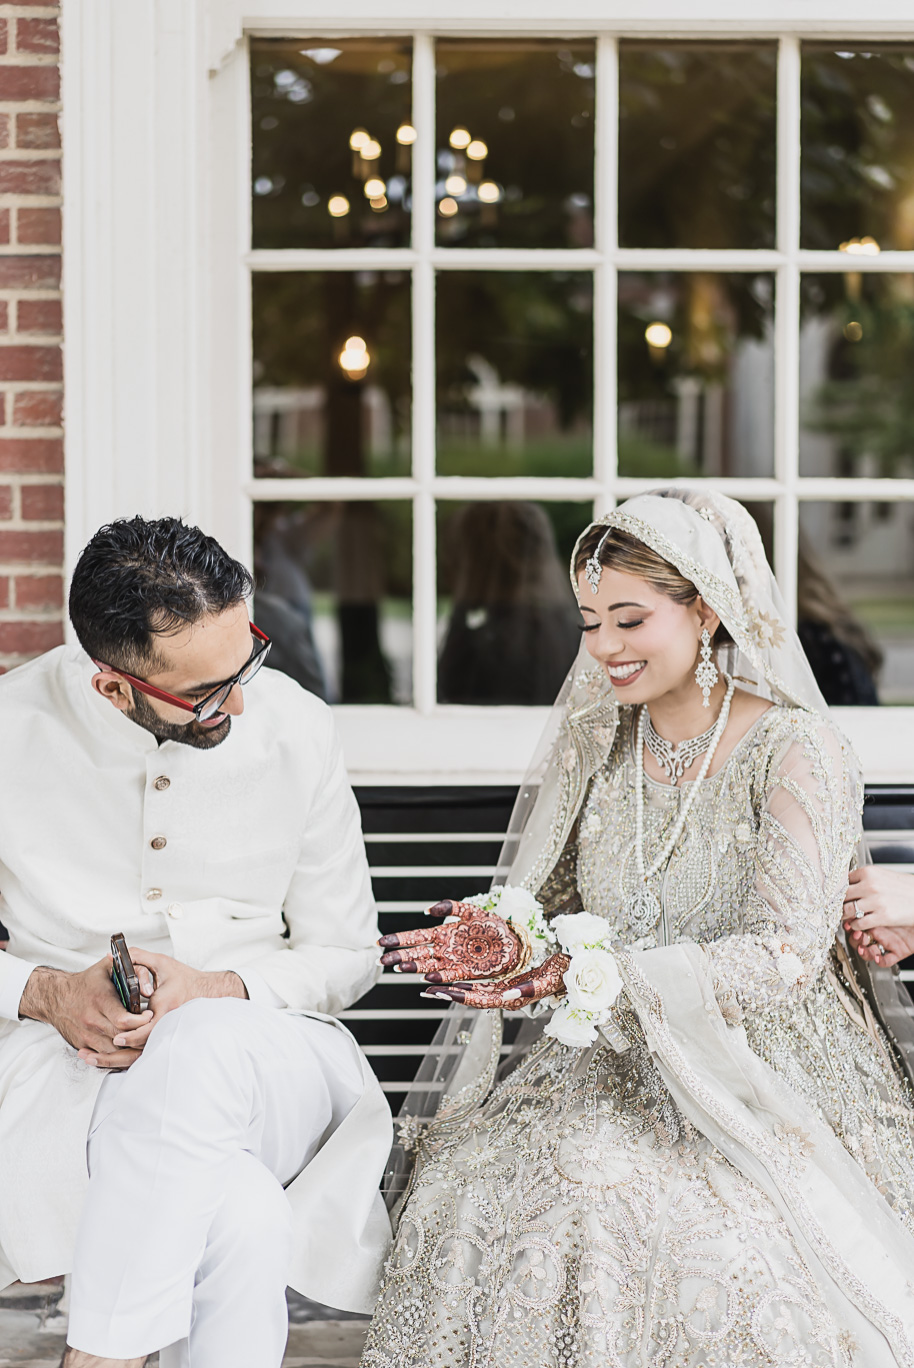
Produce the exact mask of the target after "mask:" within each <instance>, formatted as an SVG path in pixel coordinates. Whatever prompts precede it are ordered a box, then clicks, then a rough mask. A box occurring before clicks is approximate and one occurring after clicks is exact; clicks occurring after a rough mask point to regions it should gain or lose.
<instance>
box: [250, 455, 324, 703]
mask: <svg viewBox="0 0 914 1368" xmlns="http://www.w3.org/2000/svg"><path fill="white" fill-rule="evenodd" d="M255 474H256V475H257V477H258V478H259V479H264V478H268V477H271V476H272V477H273V478H276V477H277V476H289V475H292V474H294V472H293V471H292V470H291V469H290V468H289V466H288V465H287V464H286V462H285V461H278V460H275V459H274V460H272V461H263V460H260V461H258V462H257V463H256V467H255ZM307 549H308V537H307V519H306V516H305V514H304V513H303V511H302V510H300V509H299V510H296V509H295V507H294V506H289V505H287V504H281V503H262V502H260V501H258V502H256V503H255V504H254V578H255V580H256V584H257V589H256V600H255V606H254V612H255V616H256V618H257V621H258V622H259V623H260V625H261V626H262V628H263V630H264V631H265V632H266V634H267V636H268V637H270V638H271V640H272V641H273V651H272V654H271V657H270V666H271V668H272V669H274V670H282V672H283V674H287V675H289V676H290V677H291V678H292V679H294V680H297V682H298V683H299V684H300V685H301V686H302V688H303V689H307V690H308V692H309V693H313V694H317V696H318V698H323V699H324V700H325V701H327V699H328V691H327V679H326V676H325V674H324V667H323V665H322V663H321V659H320V656H319V654H318V650H317V646H316V644H315V641H314V607H313V592H312V588H311V581H310V579H309V578H308V573H307V571H306V569H305V555H306V554H307Z"/></svg>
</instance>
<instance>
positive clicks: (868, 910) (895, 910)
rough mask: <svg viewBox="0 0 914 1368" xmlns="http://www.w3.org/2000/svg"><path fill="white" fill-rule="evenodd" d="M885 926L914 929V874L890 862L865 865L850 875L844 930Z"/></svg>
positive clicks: (867, 929)
mask: <svg viewBox="0 0 914 1368" xmlns="http://www.w3.org/2000/svg"><path fill="white" fill-rule="evenodd" d="M883 926H907V927H911V928H912V929H914V875H911V874H908V873H907V872H906V871H904V870H900V869H893V868H892V867H891V865H862V866H861V867H860V868H859V869H854V870H852V871H851V873H850V875H849V876H848V889H847V892H846V893H845V895H844V929H845V931H849V932H851V933H854V932H862V931H872V930H873V928H874V927H883Z"/></svg>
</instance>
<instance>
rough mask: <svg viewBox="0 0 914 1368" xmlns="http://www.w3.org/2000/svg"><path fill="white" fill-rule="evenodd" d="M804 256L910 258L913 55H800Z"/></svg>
mask: <svg viewBox="0 0 914 1368" xmlns="http://www.w3.org/2000/svg"><path fill="white" fill-rule="evenodd" d="M802 100H803V103H802V124H801V153H802V155H801V161H800V183H801V198H800V238H801V242H802V245H803V246H804V247H813V248H816V247H817V248H827V249H830V250H832V251H834V250H835V249H836V248H838V247H841V246H842V245H843V246H844V247H845V250H848V249H849V250H851V251H854V250H856V251H861V250H863V251H866V250H869V251H875V250H877V249H878V248H892V249H895V250H900V251H910V250H911V249H912V248H914V45H910V44H901V43H895V44H889V45H887V46H885V47H882V46H880V47H878V48H873V47H867V48H861V47H855V46H854V45H853V44H842V47H841V50H840V51H836V50H835V48H834V46H830V47H825V46H823V45H822V44H818V43H804V45H803V76H802Z"/></svg>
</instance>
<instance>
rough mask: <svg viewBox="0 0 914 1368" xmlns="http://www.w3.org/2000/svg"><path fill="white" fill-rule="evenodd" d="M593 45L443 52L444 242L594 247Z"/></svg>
mask: <svg viewBox="0 0 914 1368" xmlns="http://www.w3.org/2000/svg"><path fill="white" fill-rule="evenodd" d="M595 60H596V53H595V48H594V44H593V42H585V43H573V44H565V43H554V42H541V41H511V42H502V41H486V40H481V39H473V40H471V41H466V40H463V39H461V40H459V41H453V42H451V41H444V40H442V41H441V42H439V43H438V45H437V77H438V80H437V101H438V103H437V133H436V148H437V154H436V155H437V183H436V187H435V199H436V204H437V215H436V217H437V223H438V242H439V243H440V244H441V245H442V246H456V245H459V246H462V247H467V246H470V247H589V246H591V244H592V242H593V158H594V135H593V115H594V91H595V83H594V63H595Z"/></svg>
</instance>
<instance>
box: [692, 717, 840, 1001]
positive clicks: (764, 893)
mask: <svg viewBox="0 0 914 1368" xmlns="http://www.w3.org/2000/svg"><path fill="white" fill-rule="evenodd" d="M848 758H849V757H848V755H847V743H846V742H845V741H844V739H843V737H841V736H840V735H839V734H838V733H837V732H836V731H834V730H833V729H832V728H831V727H830V726H829V724H828V723H827V722H826V721H825V720H824V719H821V718H817V717H815V716H812V715H807V716H805V717H803V718H802V719H801V720H800V722H799V723H798V729H797V731H796V732H795V734H794V736H793V737H792V738H791V739H790V740H788V741H786V742H784V741H782V742H781V743H780V744H779V745H777V746H775V748H774V749H773V750H772V752H771V753H770V754H769V755H767V756H766V757H764V762H763V764H762V767H761V771H760V775H759V781H758V784H757V801H758V807H759V833H758V845H757V851H756V868H755V879H754V883H753V886H752V887H751V889H750V891H749V897H748V900H747V905H746V907H745V908H744V909H743V910H742V921H743V925H744V926H745V928H746V932H745V934H742V935H732V936H724V937H722V938H721V939H720V940H717V941H712V942H711V943H710V944H707V945H706V946H705V952H706V954H707V955H708V957H709V959H710V961H711V964H712V968H713V970H714V976H715V982H716V984H717V996H718V1001H719V1002H720V1004H721V1007H722V1008H723V1009H724V1010H725V1014H726V1010H727V1009H730V1010H732V1007H733V1004H734V1001H735V1003H737V1004H738V1006H739V1008H741V1009H742V1011H744V1012H758V1011H764V1010H766V1009H767V1008H771V1007H776V1006H778V1005H779V1004H786V1003H789V1002H797V1001H799V1000H800V999H801V998H802V997H803V996H804V995H805V994H806V993H807V992H808V991H809V989H810V987H811V986H812V984H813V983H814V981H815V979H816V978H817V976H818V975H819V973H820V972H821V970H822V968H823V966H824V964H825V960H826V957H827V955H828V952H829V949H830V948H831V944H832V942H833V940H834V938H835V934H836V932H837V930H838V927H839V924H840V922H841V915H842V907H843V900H844V892H845V889H846V887H847V874H848V869H849V867H850V862H851V858H852V855H853V851H854V846H855V844H856V840H857V832H858V823H859V815H860V802H861V797H862V795H861V794H859V792H858V786H857V784H856V782H855V780H854V779H853V777H852V766H851V765H850V764H849V763H848Z"/></svg>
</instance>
